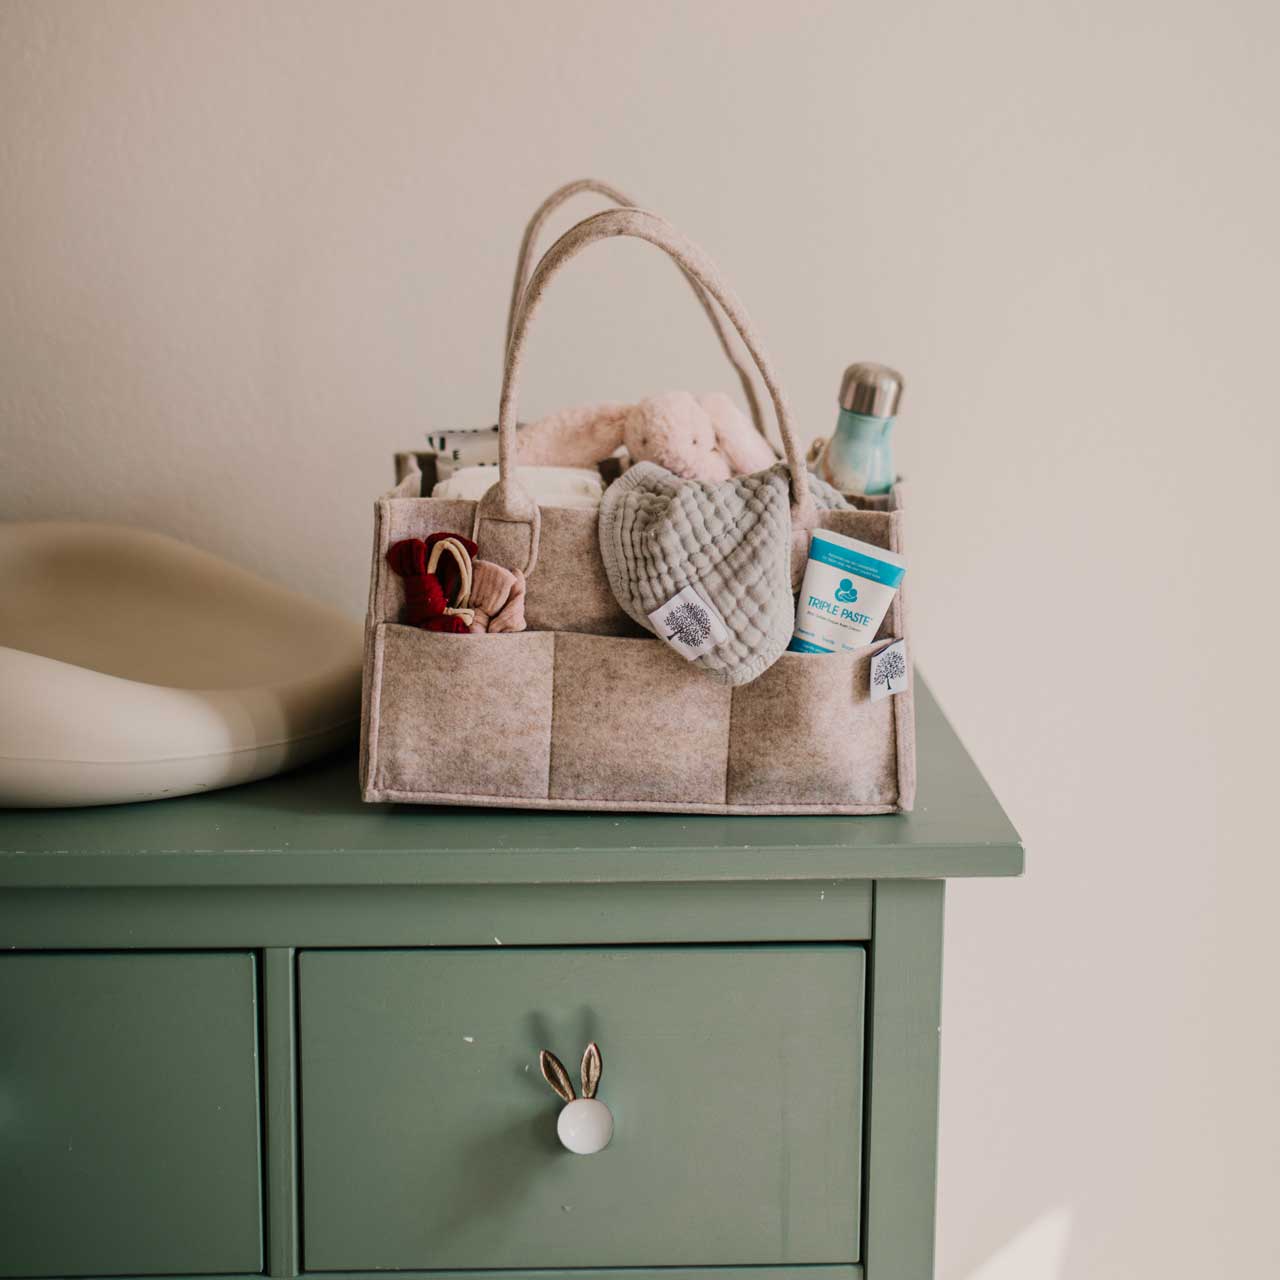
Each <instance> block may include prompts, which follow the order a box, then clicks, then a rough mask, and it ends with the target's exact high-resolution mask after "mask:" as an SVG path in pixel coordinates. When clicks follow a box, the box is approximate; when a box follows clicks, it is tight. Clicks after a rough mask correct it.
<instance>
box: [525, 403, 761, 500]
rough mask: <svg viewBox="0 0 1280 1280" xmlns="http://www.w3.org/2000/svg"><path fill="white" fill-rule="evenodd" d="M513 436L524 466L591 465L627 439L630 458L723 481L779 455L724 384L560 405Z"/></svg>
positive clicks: (688, 477)
mask: <svg viewBox="0 0 1280 1280" xmlns="http://www.w3.org/2000/svg"><path fill="white" fill-rule="evenodd" d="M518 439H519V445H518V460H519V462H520V465H521V466H532V467H539V466H556V467H591V466H594V465H595V464H596V463H597V462H601V461H603V460H604V459H605V458H607V457H608V456H609V455H610V454H611V453H613V452H614V451H615V450H616V449H617V448H618V446H619V445H624V444H625V445H626V446H627V452H628V453H629V454H630V455H631V461H632V462H656V463H657V464H658V465H659V466H662V467H666V469H667V470H668V471H671V472H674V473H675V474H676V475H678V476H681V477H683V478H684V479H686V480H706V481H716V480H727V479H729V477H730V476H735V475H747V474H749V473H751V472H753V471H763V470H765V469H766V468H767V467H771V466H773V464H774V463H775V462H776V461H777V460H778V459H777V456H776V455H775V454H774V452H773V448H772V446H771V445H770V444H769V442H768V441H767V440H765V439H764V437H763V436H761V435H760V433H759V432H757V431H756V429H755V428H754V427H753V426H752V425H751V422H750V421H749V419H748V418H747V417H746V416H745V415H744V414H743V413H742V411H741V410H740V409H739V408H738V406H737V405H736V404H734V403H733V401H732V400H730V399H729V397H728V396H727V395H725V394H724V392H722V391H713V392H710V393H709V394H707V395H701V396H694V395H691V394H690V393H689V392H688V391H668V392H665V393H664V394H662V395H658V396H649V397H647V398H646V399H644V400H641V401H640V402H639V403H638V404H615V403H613V402H610V401H606V402H603V403H600V404H587V405H580V406H578V407H577V408H573V409H561V410H559V411H558V412H557V413H551V414H548V415H547V416H546V417H545V418H541V419H539V420H538V421H537V422H531V423H530V424H529V425H528V426H525V427H521V428H520V435H519V437H518Z"/></svg>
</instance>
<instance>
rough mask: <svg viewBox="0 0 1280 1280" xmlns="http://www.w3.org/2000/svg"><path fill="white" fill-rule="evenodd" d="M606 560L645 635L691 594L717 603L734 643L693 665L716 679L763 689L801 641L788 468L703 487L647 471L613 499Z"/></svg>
mask: <svg viewBox="0 0 1280 1280" xmlns="http://www.w3.org/2000/svg"><path fill="white" fill-rule="evenodd" d="M600 555H601V558H602V559H603V560H604V568H605V573H606V574H607V575H608V578H609V585H610V587H612V588H613V594H614V595H615V596H616V597H617V600H618V603H619V604H620V605H621V606H622V608H623V611H624V612H625V613H626V614H628V615H629V616H630V617H631V618H633V619H634V620H635V621H636V622H637V623H639V624H640V625H641V626H645V627H648V626H649V625H650V623H649V614H651V613H653V612H654V611H655V610H657V609H660V608H661V607H662V606H663V605H664V604H666V603H667V602H668V601H669V600H670V599H671V597H672V596H674V595H676V594H677V593H678V592H679V591H681V590H683V589H684V588H685V587H692V588H693V589H694V590H695V591H696V592H697V594H698V595H699V596H701V597H702V599H703V600H705V601H707V602H708V603H710V604H711V606H712V607H713V608H714V609H715V610H716V612H717V613H719V615H720V617H721V619H722V620H723V622H724V625H725V629H726V630H727V631H728V633H729V634H728V637H727V638H726V639H725V640H722V641H721V642H720V643H718V644H716V645H715V646H714V647H712V648H711V649H710V650H709V651H708V652H706V653H703V654H700V655H699V656H698V657H696V658H694V659H693V662H692V664H691V665H693V666H694V667H697V668H699V669H700V670H702V671H704V672H706V674H707V675H709V676H710V677H711V678H712V679H713V680H718V681H719V682H721V683H722V684H729V685H735V684H746V683H747V682H748V681H751V680H754V679H755V678H756V677H757V676H758V675H759V674H760V673H761V672H762V671H764V670H766V669H767V668H768V667H769V666H770V665H771V664H772V663H774V662H776V661H777V659H778V658H779V657H780V656H781V654H782V652H783V651H784V650H785V649H786V647H787V644H788V643H789V642H790V640H791V634H792V632H793V631H794V629H795V606H794V604H793V603H792V599H791V506H790V486H789V484H788V478H787V469H786V467H785V466H784V465H782V464H779V465H778V466H776V467H773V468H771V469H770V470H768V471H761V472H757V473H756V474H755V475H749V476H738V477H736V478H734V479H731V480H725V481H722V482H721V483H719V484H703V483H699V482H698V481H696V480H682V479H680V478H679V477H677V476H673V475H672V474H671V472H669V471H665V470H663V468H662V467H659V466H655V465H654V464H653V463H651V462H642V463H640V464H639V465H638V466H634V467H632V468H631V470H629V471H628V472H626V473H625V474H624V475H622V476H621V477H619V478H618V479H617V480H615V481H614V482H613V483H612V484H611V485H610V486H609V488H608V489H607V490H606V491H605V495H604V500H603V501H602V502H601V504H600Z"/></svg>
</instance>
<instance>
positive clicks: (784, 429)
mask: <svg viewBox="0 0 1280 1280" xmlns="http://www.w3.org/2000/svg"><path fill="white" fill-rule="evenodd" d="M614 236H633V237H635V238H636V239H638V240H646V241H648V242H649V243H650V244H652V245H655V246H656V247H657V248H659V249H661V250H662V251H663V252H664V253H666V254H668V255H669V256H670V257H671V258H673V259H674V260H675V261H676V262H677V263H678V264H679V266H680V267H681V269H682V270H683V271H684V273H685V275H687V276H688V277H689V278H690V279H691V280H693V281H694V282H696V284H698V285H699V286H701V288H702V289H704V290H705V291H706V292H707V293H708V294H710V296H711V297H713V298H714V299H715V300H716V302H718V303H719V304H720V306H721V308H722V309H723V310H724V313H725V315H726V316H727V317H728V318H729V321H730V323H732V325H733V327H734V328H735V329H736V330H737V331H738V336H739V337H740V338H741V339H742V341H743V344H744V345H745V347H746V348H747V351H748V352H749V353H750V354H751V358H752V359H753V360H754V361H755V364H756V368H757V369H759V370H760V376H761V378H763V380H764V385H765V387H766V388H767V390H768V392H769V396H770V398H771V399H772V400H773V408H774V412H775V414H776V415H777V419H778V431H779V433H780V434H781V436H782V443H783V448H784V450H785V452H786V458H787V465H788V466H789V468H790V470H791V505H792V519H793V521H794V522H795V524H797V525H798V526H800V527H802V528H806V529H809V528H812V527H813V525H814V523H815V522H816V520H817V510H816V508H815V507H814V504H813V498H812V497H811V495H810V493H809V473H808V469H807V468H806V466H805V461H804V454H803V453H802V452H801V449H800V442H799V440H798V439H797V438H796V433H795V428H794V426H793V425H792V422H791V412H790V410H789V409H788V408H787V404H786V401H785V400H784V399H783V396H782V391H781V389H780V388H779V386H778V383H777V379H776V378H775V377H774V374H773V367H772V365H771V364H770V363H769V360H768V357H767V356H766V355H765V354H764V351H763V349H762V348H761V345H760V341H759V339H758V338H757V337H756V333H755V330H754V329H753V328H752V326H751V322H750V321H749V320H748V319H747V316H746V312H745V311H744V310H743V308H742V304H741V303H740V302H739V301H738V299H737V297H736V296H735V295H734V293H733V292H732V291H731V290H730V289H729V287H728V285H726V284H725V283H724V281H723V280H721V278H720V273H719V272H718V271H717V270H716V268H715V266H714V265H713V263H712V262H711V260H710V259H709V258H708V257H707V256H706V254H704V253H703V252H702V250H701V249H699V248H698V247H697V245H695V244H694V243H693V242H692V241H690V240H687V239H686V238H685V237H684V236H682V235H681V234H680V233H679V232H678V231H677V230H676V229H675V228H674V227H673V226H672V225H671V224H670V223H669V222H667V221H666V220H665V219H664V218H660V217H659V216H658V215H657V214H656V213H649V212H647V211H646V210H644V209H633V208H624V209H606V210H604V212H602V213H597V214H593V215H592V216H591V217H589V218H584V219H583V220H582V221H581V222H579V223H577V224H576V225H575V226H572V227H570V228H569V230H568V231H566V232H565V233H564V235H562V236H561V237H560V239H559V240H557V241H556V242H555V244H553V245H552V246H551V248H550V249H548V250H547V252H546V253H545V254H544V255H543V257H542V261H541V262H539V263H538V265H537V267H535V268H534V271H533V274H532V276H530V278H529V283H528V286H527V287H526V288H525V290H524V294H523V296H522V297H521V300H520V310H519V314H518V315H517V316H516V322H515V324H514V325H513V326H512V332H511V341H510V342H509V343H508V344H507V359H506V367H505V369H504V370H503V375H502V399H501V401H500V403H499V406H498V476H499V478H498V483H497V484H495V485H494V486H493V487H492V488H491V489H490V490H489V491H488V492H487V493H485V495H484V496H483V497H482V498H481V499H480V501H479V502H478V503H477V504H476V518H475V532H474V533H473V535H472V537H473V540H474V541H476V542H480V541H481V536H480V532H481V531H480V526H481V524H482V522H483V521H484V520H495V521H502V522H507V523H518V524H526V525H528V526H529V555H528V559H527V563H526V565H525V569H524V572H525V573H526V574H529V573H531V572H532V571H533V568H534V565H535V564H536V563H537V559H538V540H539V534H540V531H541V525H542V520H541V515H540V513H539V511H538V504H537V503H536V502H534V500H533V499H532V498H531V497H530V496H529V494H528V493H527V492H526V490H525V489H524V488H523V487H522V486H521V485H520V483H519V482H518V481H517V480H516V478H515V468H516V392H517V391H518V389H519V385H520V366H521V362H522V360H523V358H524V348H525V342H526V340H527V338H528V334H529V325H530V323H531V322H532V320H533V317H534V315H535V314H536V312H537V310H538V307H539V305H540V304H541V302H542V297H543V294H544V293H545V292H546V288H547V286H548V285H549V284H550V283H551V280H552V278H553V277H554V276H555V275H556V273H557V272H558V271H560V269H561V268H562V267H563V266H564V265H565V264H566V263H567V262H568V261H569V259H570V258H572V257H574V256H575V255H576V254H578V253H580V252H581V251H582V250H583V249H585V248H586V247H587V245H589V244H592V243H593V242H594V241H596V240H607V239H612V238H613V237H614Z"/></svg>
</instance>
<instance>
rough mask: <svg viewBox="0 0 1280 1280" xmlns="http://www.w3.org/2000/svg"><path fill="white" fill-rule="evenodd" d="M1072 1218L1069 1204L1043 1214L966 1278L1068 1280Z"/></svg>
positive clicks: (969, 1279) (966, 1279)
mask: <svg viewBox="0 0 1280 1280" xmlns="http://www.w3.org/2000/svg"><path fill="white" fill-rule="evenodd" d="M1071 1220H1072V1215H1071V1210H1070V1209H1068V1208H1066V1207H1065V1206H1064V1207H1063V1208H1061V1209H1050V1210H1048V1212H1046V1213H1042V1214H1041V1215H1040V1217H1038V1218H1036V1219H1035V1220H1034V1221H1032V1222H1030V1223H1028V1224H1027V1226H1025V1227H1023V1229H1022V1230H1021V1231H1019V1232H1018V1234H1017V1235H1016V1236H1014V1237H1013V1239H1012V1240H1010V1241H1009V1242H1008V1243H1007V1244H1005V1245H1002V1246H1001V1247H1000V1248H999V1249H997V1250H996V1252H995V1253H993V1254H992V1255H991V1257H989V1258H988V1259H987V1260H986V1262H984V1263H982V1264H981V1265H980V1266H978V1267H977V1268H976V1269H975V1270H973V1271H970V1272H969V1274H968V1275H967V1276H966V1277H965V1280H1064V1278H1065V1276H1066V1270H1065V1267H1066V1257H1067V1245H1068V1243H1069V1242H1070V1239H1071Z"/></svg>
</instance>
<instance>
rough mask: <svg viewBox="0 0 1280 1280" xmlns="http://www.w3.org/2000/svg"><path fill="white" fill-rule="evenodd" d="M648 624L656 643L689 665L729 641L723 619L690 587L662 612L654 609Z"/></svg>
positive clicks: (677, 593)
mask: <svg viewBox="0 0 1280 1280" xmlns="http://www.w3.org/2000/svg"><path fill="white" fill-rule="evenodd" d="M649 624H650V626H652V627H653V630H654V634H655V635H656V636H657V637H658V639H660V640H664V641H665V642H666V643H667V644H669V645H670V646H671V648H673V649H674V650H675V651H676V652H677V653H678V654H679V655H680V656H681V657H682V658H687V659H688V660H689V661H690V662H692V661H693V659H694V658H700V657H702V655H703V654H704V653H708V652H709V651H710V650H712V649H714V648H715V647H716V645H718V644H723V643H724V641H726V640H727V639H728V638H729V632H728V630H727V629H726V627H725V625H724V619H723V618H721V616H720V615H719V614H718V613H717V612H716V610H715V606H714V605H712V604H710V603H709V602H708V601H706V600H704V599H703V598H702V597H701V596H700V595H699V594H698V593H697V591H695V590H694V589H693V588H692V587H684V588H682V589H681V590H680V591H677V592H676V594H675V595H673V596H672V597H671V599H670V600H668V601H667V603H666V604H664V605H663V606H662V607H661V608H659V609H655V610H654V611H653V612H652V613H651V614H650V615H649Z"/></svg>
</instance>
